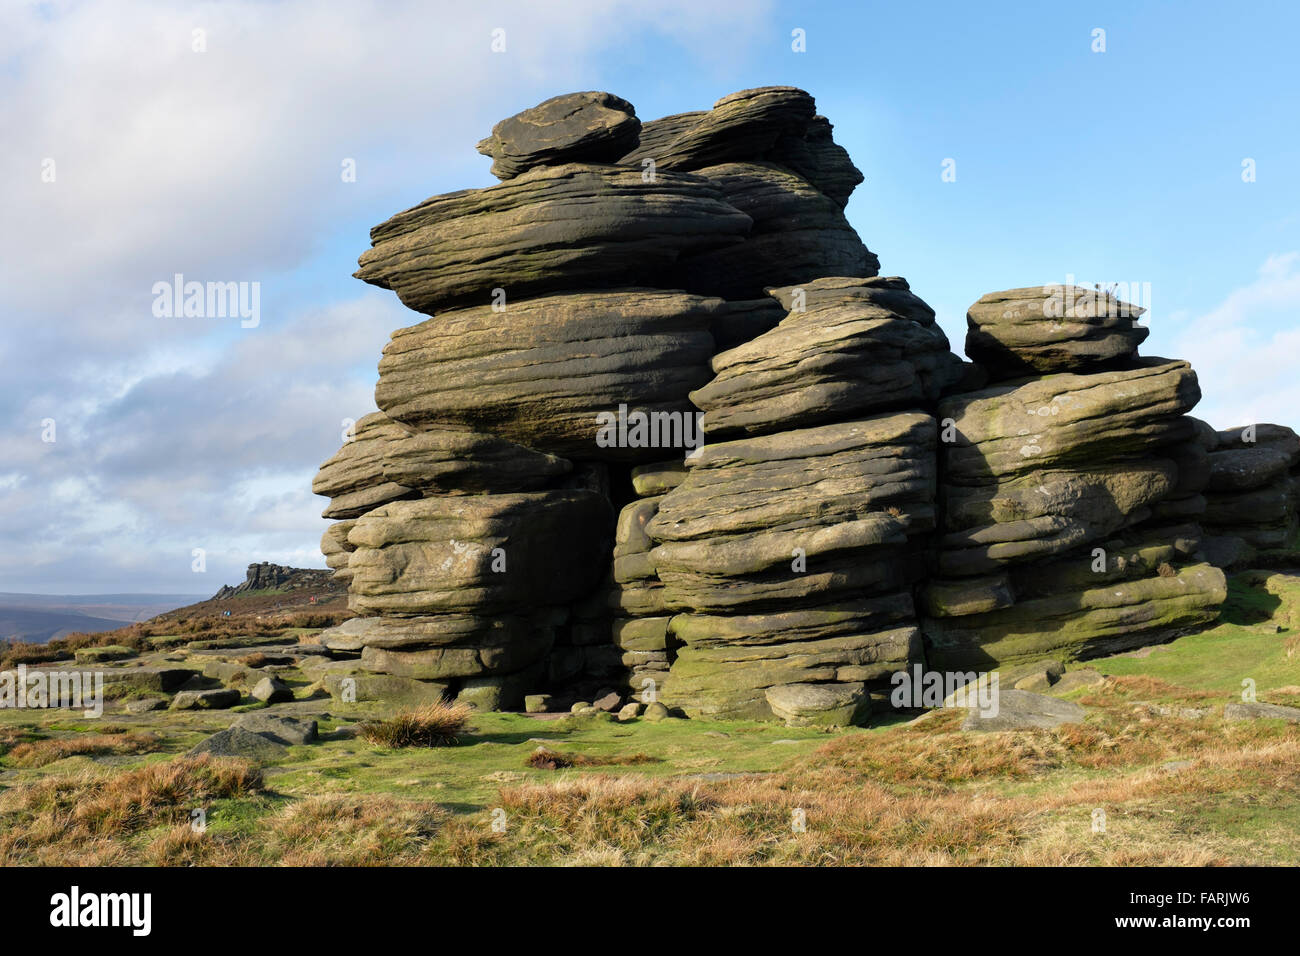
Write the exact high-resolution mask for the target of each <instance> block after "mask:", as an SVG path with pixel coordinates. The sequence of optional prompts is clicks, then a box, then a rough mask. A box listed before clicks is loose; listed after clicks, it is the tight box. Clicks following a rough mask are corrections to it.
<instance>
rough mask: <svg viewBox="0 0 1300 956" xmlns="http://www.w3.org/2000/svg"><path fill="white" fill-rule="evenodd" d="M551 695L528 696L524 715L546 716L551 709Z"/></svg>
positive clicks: (525, 699)
mask: <svg viewBox="0 0 1300 956" xmlns="http://www.w3.org/2000/svg"><path fill="white" fill-rule="evenodd" d="M551 702H552V698H551V695H550V694H528V695H526V696H525V697H524V713H526V714H544V713H546V712H547V711H549V710H550V709H551Z"/></svg>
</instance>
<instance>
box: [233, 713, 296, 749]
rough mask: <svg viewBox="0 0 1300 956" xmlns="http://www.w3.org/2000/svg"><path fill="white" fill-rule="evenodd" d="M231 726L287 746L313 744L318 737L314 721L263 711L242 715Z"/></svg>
mask: <svg viewBox="0 0 1300 956" xmlns="http://www.w3.org/2000/svg"><path fill="white" fill-rule="evenodd" d="M230 726H231V727H232V728H238V729H239V730H247V731H249V732H250V733H254V734H261V735H262V736H263V737H266V738H267V739H268V740H273V741H275V742H276V743H278V744H283V745H285V746H290V745H293V744H307V743H311V742H312V741H313V740H315V739H316V736H317V729H316V721H314V720H310V719H307V718H303V717H281V716H279V715H276V714H268V713H265V712H262V711H253V712H252V713H248V714H241V715H240V716H239V717H237V718H236V719H235V722H234V723H233V724H231V725H230Z"/></svg>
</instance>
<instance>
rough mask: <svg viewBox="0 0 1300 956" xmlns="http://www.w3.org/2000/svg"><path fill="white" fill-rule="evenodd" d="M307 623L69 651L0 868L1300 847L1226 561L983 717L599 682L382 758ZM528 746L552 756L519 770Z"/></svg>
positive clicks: (1294, 785)
mask: <svg viewBox="0 0 1300 956" xmlns="http://www.w3.org/2000/svg"><path fill="white" fill-rule="evenodd" d="M223 619H224V618H223ZM218 628H219V625H217V626H214V628H213V633H216V632H217V630H218ZM317 632H318V629H316V628H288V629H282V630H280V631H279V632H277V633H274V634H256V635H254V634H248V635H242V636H241V635H222V636H216V637H213V636H204V635H202V634H197V635H182V634H176V635H171V634H156V635H153V636H151V637H149V638H146V639H144V641H143V643H142V645H141V647H140V649H139V650H138V651H132V650H131V649H129V648H114V647H112V646H108V647H99V648H93V647H86V648H82V649H81V652H80V653H79V654H78V655H77V658H78V659H77V661H76V664H75V666H81V667H92V666H93V667H98V668H101V669H103V671H104V672H105V674H106V675H108V676H109V682H108V687H109V689H110V694H111V696H112V700H111V701H110V702H109V703H108V704H107V705H106V708H105V712H104V715H103V716H102V717H100V718H98V719H93V718H86V717H84V716H83V715H82V714H81V713H79V712H69V711H66V710H64V711H54V710H15V709H8V708H6V709H0V753H2V754H3V756H0V859H3V861H4V862H6V863H10V864H30V863H38V864H52V863H62V862H68V861H72V860H75V861H76V862H78V863H82V864H108V863H145V864H150V863H157V864H183V863H195V862H198V863H208V864H233V863H247V864H273V863H306V864H320V863H355V864H361V863H394V864H429V863H463V864H474V863H667V864H676V863H711V864H735V863H799V864H833V863H901V864H909V863H1021V864H1042V863H1077V864H1120V865H1130V864H1162V863H1191V864H1201V863H1233V864H1269V863H1278V864H1281V863H1291V864H1294V863H1296V862H1300V849H1298V848H1300V796H1297V794H1300V723H1297V719H1300V706H1297V705H1300V638H1298V637H1297V633H1300V576H1296V575H1292V574H1289V573H1281V572H1266V571H1247V572H1243V573H1241V574H1238V575H1237V576H1235V577H1234V578H1233V579H1232V581H1231V586H1230V593H1229V600H1228V604H1227V606H1226V609H1225V613H1224V619H1223V620H1222V622H1221V623H1219V624H1218V625H1217V626H1215V627H1212V628H1210V629H1207V630H1204V631H1202V632H1200V633H1196V634H1192V635H1188V636H1184V637H1182V638H1180V639H1178V640H1177V641H1175V642H1173V643H1170V644H1165V645H1159V646H1157V647H1154V648H1150V647H1149V648H1143V649H1141V650H1138V651H1135V652H1129V653H1126V654H1121V655H1118V656H1115V657H1110V658H1103V659H1099V660H1094V661H1089V662H1087V663H1086V665H1073V666H1070V667H1068V668H1065V667H1062V666H1060V665H1059V664H1058V663H1054V662H1050V661H1044V662H1042V663H1041V664H1032V665H1028V666H1024V667H1019V668H1015V669H1007V670H1006V671H1005V672H1003V674H1002V675H1001V676H1002V678H1003V683H1002V702H1003V706H1002V709H1001V713H1000V714H999V716H998V718H996V719H995V720H992V721H989V720H982V719H980V718H979V716H978V714H977V713H973V712H968V711H965V710H962V709H961V708H939V709H933V710H928V711H914V712H911V713H905V714H899V715H893V716H889V717H883V718H881V719H880V721H879V722H878V723H875V724H873V725H872V726H869V727H865V728H849V729H843V730H832V729H824V728H816V727H788V726H781V725H779V724H773V723H771V722H766V723H762V722H756V721H739V720H735V721H732V720H710V721H704V720H687V719H681V718H679V717H675V716H671V715H670V716H667V717H664V718H663V719H657V718H660V717H661V716H662V715H660V714H658V713H653V714H652V713H648V712H647V711H645V710H644V709H640V708H631V709H626V710H625V709H624V708H623V707H622V704H623V700H622V698H621V697H618V696H616V697H615V698H614V699H613V700H605V701H593V702H592V703H599V704H600V707H601V708H607V709H598V708H595V707H588V708H585V709H583V712H582V713H580V714H576V715H575V714H565V713H552V714H536V715H529V714H524V713H482V714H476V715H475V716H474V717H473V718H472V720H471V728H470V729H469V730H468V731H467V732H465V733H464V734H462V735H461V736H460V737H459V739H458V741H457V742H456V743H455V744H454V745H452V746H447V747H439V748H404V749H386V748H382V747H377V746H374V745H372V744H370V743H367V742H366V741H365V740H364V739H363V738H361V737H359V736H358V735H357V728H358V727H359V726H360V725H361V724H362V723H363V722H364V721H366V720H368V719H374V718H379V717H384V716H388V715H391V714H392V713H394V712H396V711H398V710H401V709H402V708H403V707H405V706H407V705H409V704H410V703H411V702H412V700H413V699H408V700H401V699H398V698H397V697H394V696H393V695H391V693H390V694H389V696H388V698H387V699H385V700H384V701H383V702H380V701H378V700H365V699H360V700H358V701H355V702H348V701H346V700H344V699H342V698H341V696H340V685H339V681H340V680H341V677H342V676H346V675H347V674H349V673H356V672H355V670H354V665H355V661H349V660H348V659H335V658H334V657H331V656H329V655H327V654H326V653H323V648H321V647H319V645H316V644H314V643H313V641H314V635H315V634H316V633H317ZM92 658H99V659H98V660H92ZM34 666H35V665H34ZM41 666H45V667H62V668H63V669H68V668H70V667H72V666H74V664H73V663H70V662H67V661H65V662H61V663H52V664H46V665H41ZM1247 680H1249V681H1252V682H1253V687H1254V690H1255V695H1256V697H1257V702H1256V703H1253V704H1252V703H1244V702H1243V700H1242V691H1243V681H1247ZM331 688H333V689H334V691H335V695H331V693H330V689H331ZM389 690H390V691H391V689H389ZM360 696H361V697H362V698H364V696H365V695H364V694H362V695H360ZM619 710H623V711H624V712H623V717H622V719H620V717H619V716H618V715H617V714H616V713H614V712H610V711H619ZM632 710H640V713H639V714H638V715H637V716H632V713H631V711H632ZM539 748H544V750H546V751H548V752H549V753H550V754H552V755H556V754H558V755H560V757H561V758H563V759H560V760H558V761H556V760H554V759H551V760H550V761H549V762H547V761H533V763H540V764H541V766H534V765H533V764H530V758H532V757H533V755H534V754H535V753H536V752H537V751H538V749H539ZM565 763H572V764H575V766H572V767H567V768H566V767H564V764H565ZM550 766H559V767H560V769H548V768H549V767H550ZM195 811H202V817H201V820H202V822H203V823H204V824H205V826H202V827H200V826H198V825H197V823H196V822H195V821H196V820H198V819H200V818H199V817H198V816H196V814H195ZM1094 825H1095V826H1096V827H1097V828H1098V830H1099V831H1100V832H1094Z"/></svg>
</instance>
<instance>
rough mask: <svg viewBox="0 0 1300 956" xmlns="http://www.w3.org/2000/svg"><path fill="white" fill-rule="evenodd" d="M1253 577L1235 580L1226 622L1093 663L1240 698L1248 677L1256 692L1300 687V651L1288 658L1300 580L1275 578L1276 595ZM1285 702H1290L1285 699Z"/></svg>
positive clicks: (1298, 605) (1105, 669)
mask: <svg viewBox="0 0 1300 956" xmlns="http://www.w3.org/2000/svg"><path fill="white" fill-rule="evenodd" d="M1249 580H1250V575H1249V574H1247V575H1238V576H1235V577H1234V578H1232V579H1231V580H1230V581H1229V587H1228V603H1227V604H1226V605H1225V606H1224V612H1223V618H1222V620H1221V622H1220V623H1219V624H1218V625H1217V626H1216V627H1213V628H1211V629H1210V630H1208V631H1204V632H1202V633H1199V634H1189V635H1186V636H1184V637H1180V638H1178V640H1176V641H1174V642H1172V643H1170V644H1164V645H1160V646H1157V647H1155V648H1152V649H1149V650H1147V651H1142V652H1139V653H1137V654H1133V653H1129V654H1120V655H1117V656H1115V657H1107V658H1101V659H1099V660H1095V661H1089V662H1087V666H1091V667H1095V668H1096V669H1097V670H1099V671H1101V672H1102V673H1103V674H1126V675H1144V676H1147V677H1155V678H1158V679H1160V680H1165V681H1168V682H1170V683H1173V684H1179V685H1181V686H1183V687H1191V688H1197V689H1202V690H1209V691H1217V692H1222V693H1223V694H1224V695H1225V699H1228V698H1230V699H1234V700H1235V699H1237V698H1238V696H1239V695H1240V692H1241V690H1242V681H1243V680H1244V679H1245V678H1251V679H1253V680H1254V681H1255V687H1256V692H1257V693H1258V694H1259V695H1260V697H1261V698H1263V696H1264V693H1265V692H1266V691H1269V690H1274V689H1276V688H1279V687H1294V686H1297V685H1300V654H1294V655H1293V656H1292V657H1290V658H1288V657H1287V648H1286V644H1287V640H1288V638H1290V637H1292V636H1293V635H1294V633H1295V631H1294V629H1292V625H1291V621H1292V620H1293V618H1292V615H1293V614H1294V613H1296V612H1297V611H1300V578H1298V579H1296V580H1295V581H1292V580H1290V579H1289V578H1286V577H1274V578H1272V579H1271V580H1270V588H1271V590H1272V591H1275V592H1277V593H1270V591H1269V590H1265V589H1264V588H1263V587H1251V586H1249V585H1248V581H1249ZM1264 622H1273V623H1278V624H1280V625H1281V626H1282V627H1283V628H1284V630H1283V631H1282V632H1281V633H1274V634H1269V633H1264V632H1263V631H1262V630H1261V629H1260V626H1261V624H1263V623H1264ZM1279 702H1280V703H1285V702H1286V701H1285V700H1284V699H1283V700H1279Z"/></svg>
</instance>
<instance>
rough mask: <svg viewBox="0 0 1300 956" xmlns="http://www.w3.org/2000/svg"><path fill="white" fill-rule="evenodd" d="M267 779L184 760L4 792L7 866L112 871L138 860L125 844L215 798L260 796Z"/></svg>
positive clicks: (1, 843)
mask: <svg viewBox="0 0 1300 956" xmlns="http://www.w3.org/2000/svg"><path fill="white" fill-rule="evenodd" d="M261 784H262V777H261V772H260V771H258V770H257V769H256V768H254V767H252V766H251V765H249V764H248V763H247V762H245V761H242V760H234V759H230V758H214V757H209V756H207V755H202V756H198V757H179V758H177V759H175V760H171V761H167V762H165V763H154V764H149V765H147V766H144V767H139V768H136V769H134V770H128V771H125V772H122V773H117V774H112V773H103V772H101V771H97V770H94V771H92V770H87V771H84V772H81V773H77V774H70V775H66V776H60V777H50V778H46V779H42V780H38V781H35V782H33V783H29V784H25V785H22V786H17V787H13V788H12V789H10V790H6V791H4V792H3V793H0V823H3V826H0V862H3V863H5V864H7V865H14V864H22V863H38V864H61V863H67V862H68V861H70V860H72V859H75V860H76V861H77V862H78V863H79V864H84V865H105V864H107V863H111V862H120V861H122V860H127V859H131V858H132V853H131V849H130V846H129V842H128V840H127V839H126V838H129V837H130V836H131V835H133V834H135V833H138V832H139V831H141V830H146V829H150V828H152V827H156V826H160V825H172V826H177V825H180V824H184V823H188V821H189V814H190V811H191V810H193V809H194V808H196V807H202V806H204V805H206V804H207V803H209V802H210V801H212V800H215V799H223V798H231V797H246V796H250V795H252V794H254V793H256V792H258V791H259V790H260V789H261Z"/></svg>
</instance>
